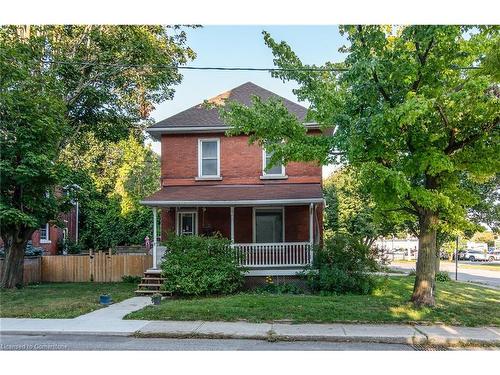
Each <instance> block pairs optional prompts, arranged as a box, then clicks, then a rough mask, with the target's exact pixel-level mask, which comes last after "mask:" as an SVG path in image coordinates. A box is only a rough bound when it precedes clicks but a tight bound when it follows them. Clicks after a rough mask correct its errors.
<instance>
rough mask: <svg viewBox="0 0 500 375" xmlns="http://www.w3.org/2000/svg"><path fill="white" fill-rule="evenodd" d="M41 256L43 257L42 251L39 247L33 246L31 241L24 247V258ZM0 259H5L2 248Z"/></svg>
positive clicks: (1, 248) (0, 248)
mask: <svg viewBox="0 0 500 375" xmlns="http://www.w3.org/2000/svg"><path fill="white" fill-rule="evenodd" d="M41 255H43V249H42V248H41V247H36V246H33V244H32V243H31V241H28V244H27V245H26V249H24V256H25V257H34V256H41ZM0 258H5V248H4V247H3V246H2V247H0Z"/></svg>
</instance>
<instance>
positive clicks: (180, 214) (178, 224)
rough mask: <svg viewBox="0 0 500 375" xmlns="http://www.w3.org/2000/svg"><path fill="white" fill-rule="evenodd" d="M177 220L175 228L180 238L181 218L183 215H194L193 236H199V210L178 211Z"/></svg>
mask: <svg viewBox="0 0 500 375" xmlns="http://www.w3.org/2000/svg"><path fill="white" fill-rule="evenodd" d="M176 214H177V215H176V216H177V217H176V220H177V224H176V226H175V230H176V233H177V235H178V236H180V235H181V232H182V231H181V223H182V221H181V216H182V214H194V223H193V229H194V230H193V232H194V233H193V235H194V236H197V235H198V211H197V210H182V209H181V210H177V212H176Z"/></svg>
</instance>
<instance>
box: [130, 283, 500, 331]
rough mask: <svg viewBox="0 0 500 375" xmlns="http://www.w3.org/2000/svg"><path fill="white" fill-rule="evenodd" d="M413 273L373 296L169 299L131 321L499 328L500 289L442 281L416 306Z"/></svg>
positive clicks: (382, 286) (243, 295)
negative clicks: (432, 301) (433, 298)
mask: <svg viewBox="0 0 500 375" xmlns="http://www.w3.org/2000/svg"><path fill="white" fill-rule="evenodd" d="M413 281H414V278H413V277H390V278H379V279H378V284H379V286H378V287H377V288H376V289H375V290H374V291H373V293H372V294H371V295H368V296H359V295H339V296H317V295H265V294H248V293H241V294H237V295H233V296H225V297H212V298H193V299H172V300H171V299H166V300H163V301H162V303H161V305H160V306H147V307H146V308H144V309H142V310H140V311H136V312H133V313H131V314H129V315H127V316H126V319H147V320H225V321H236V320H247V321H250V322H265V321H279V320H286V321H291V322H295V323H299V322H314V323H320V322H321V323H326V322H380V323H392V322H399V323H410V322H419V323H424V324H425V323H439V322H442V323H448V324H454V325H464V326H481V325H494V326H500V291H498V290H492V289H487V288H481V287H477V286H474V285H466V284H463V283H455V282H447V283H438V286H437V288H438V292H437V305H436V307H434V308H432V309H431V308H422V309H416V308H414V307H413V305H412V304H411V303H408V302H407V301H408V300H409V298H410V295H411V292H412V288H413Z"/></svg>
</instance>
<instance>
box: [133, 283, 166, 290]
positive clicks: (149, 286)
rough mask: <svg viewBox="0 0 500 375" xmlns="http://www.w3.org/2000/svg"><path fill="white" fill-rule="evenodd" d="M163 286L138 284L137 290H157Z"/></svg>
mask: <svg viewBox="0 0 500 375" xmlns="http://www.w3.org/2000/svg"><path fill="white" fill-rule="evenodd" d="M162 286H163V284H139V285H138V287H139V289H141V288H156V289H159V288H161V287H162Z"/></svg>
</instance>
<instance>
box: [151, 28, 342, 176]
mask: <svg viewBox="0 0 500 375" xmlns="http://www.w3.org/2000/svg"><path fill="white" fill-rule="evenodd" d="M263 30H266V31H268V32H269V33H270V34H271V36H272V37H273V38H274V39H275V40H276V41H282V40H284V41H286V42H287V43H288V44H289V45H290V46H291V48H292V50H293V51H294V52H295V53H296V54H297V56H298V57H299V58H300V59H301V60H302V62H304V63H306V64H317V65H321V64H323V63H325V62H326V61H342V60H343V55H342V54H340V53H339V52H338V49H339V48H340V47H341V46H342V45H344V44H345V42H346V41H345V38H344V37H342V36H341V35H340V34H339V31H338V27H337V26H332V25H329V26H319V25H315V26H265V25H263V26H205V27H202V28H198V29H188V30H187V44H188V45H189V46H190V47H191V48H192V49H193V50H194V51H195V52H196V55H197V57H196V59H195V60H194V61H192V62H190V63H189V64H188V65H190V66H210V67H256V68H257V67H258V68H263V67H264V68H269V67H273V66H274V65H273V55H272V53H271V50H270V49H269V48H268V47H267V46H266V45H265V44H264V40H263V37H262V31H263ZM182 74H183V79H182V82H181V83H180V84H179V85H178V86H176V87H175V96H174V99H173V100H169V101H166V102H163V103H161V104H159V105H158V106H157V107H156V109H155V110H154V111H153V113H152V116H153V118H154V120H155V121H161V120H163V119H165V118H167V117H170V116H172V115H174V114H176V113H178V112H180V111H183V110H185V109H187V108H189V107H191V106H193V105H195V104H198V103H201V102H203V101H204V100H205V99H209V98H211V97H214V96H216V95H218V94H220V93H222V92H225V91H227V90H229V89H232V88H233V87H236V86H239V85H241V84H242V83H245V82H248V81H251V82H253V83H255V84H257V85H259V86H262V87H264V88H266V89H268V90H270V91H273V92H274V93H276V94H278V95H281V96H283V97H285V98H287V99H290V100H292V101H294V102H298V103H299V104H302V105H305V106H307V104H306V103H300V102H299V101H298V100H297V98H296V96H295V95H294V94H293V92H292V90H293V89H294V88H295V87H296V85H294V84H293V83H291V82H286V83H283V82H282V81H281V80H279V79H276V78H272V77H271V75H270V73H268V72H248V71H206V70H202V71H192V70H188V71H186V70H183V71H182ZM153 150H155V151H156V152H157V153H160V144H159V142H153ZM331 171H332V166H328V167H325V168H324V170H323V175H324V176H326V175H328V174H329V173H330V172H331Z"/></svg>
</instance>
